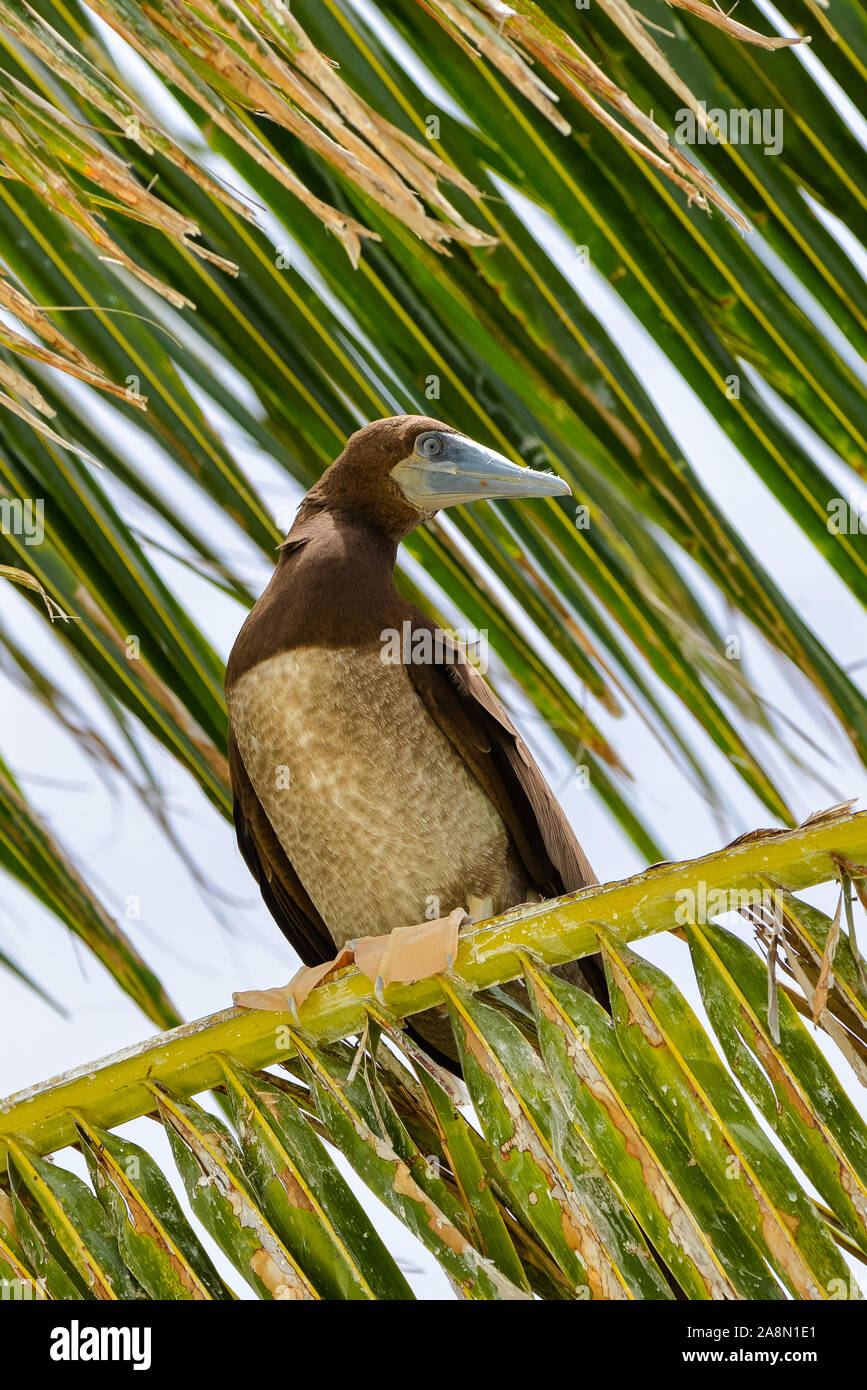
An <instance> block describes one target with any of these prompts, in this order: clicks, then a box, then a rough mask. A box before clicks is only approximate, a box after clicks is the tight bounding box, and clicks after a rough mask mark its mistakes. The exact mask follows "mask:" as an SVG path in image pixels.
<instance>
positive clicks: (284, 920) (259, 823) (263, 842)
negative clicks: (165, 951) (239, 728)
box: [229, 733, 335, 965]
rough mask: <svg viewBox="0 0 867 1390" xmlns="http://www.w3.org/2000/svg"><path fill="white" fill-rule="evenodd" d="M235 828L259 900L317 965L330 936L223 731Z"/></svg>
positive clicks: (329, 947) (329, 953) (328, 955)
mask: <svg viewBox="0 0 867 1390" xmlns="http://www.w3.org/2000/svg"><path fill="white" fill-rule="evenodd" d="M229 773H230V776H231V780H232V795H233V806H232V814H233V817H234V821H235V834H236V835H237V837H238V845H239V847H240V850H241V853H242V855H243V856H244V861H245V863H246V865H247V868H248V869H249V870H250V873H251V874H252V875H253V877H254V878H255V880H256V882H257V883H258V885H259V891H260V892H261V894H262V897H263V899H264V901H265V906H266V907H267V909H268V911H269V912H270V913H271V916H272V917H273V918H274V921H275V922H276V923H277V925H278V927H279V928H280V930H281V931H282V933H283V935H284V936H285V937H286V938H287V940H288V941H289V942H290V943H291V945H292V946H294V948H295V950H296V951H297V952H298V954H299V956H300V957H301V959H302V961H303V962H304V964H305V965H320V964H322V962H323V961H326V960H331V959H332V957H333V956H334V949H335V948H334V942H333V941H332V939H331V936H330V935H329V933H328V931H327V929H326V926H325V923H324V922H323V920H322V918H321V917H320V915H319V913H318V912H317V911H316V908H315V907H314V906H313V903H312V902H311V901H310V898H309V897H308V896H307V894H306V892H305V891H304V887H303V885H302V883H301V880H300V879H299V877H298V875H297V874H296V872H295V870H294V869H293V867H292V864H291V863H290V861H289V857H288V855H287V853H286V851H285V849H284V848H283V846H282V845H281V843H280V841H279V840H278V839H277V836H276V834H275V833H274V828H273V826H272V825H271V822H270V820H269V819H268V816H267V814H266V812H265V809H264V807H263V806H262V803H261V802H260V800H259V798H258V796H257V795H256V792H255V791H254V789H253V784H252V782H251V781H250V779H249V777H248V776H247V772H246V769H245V767H244V764H243V762H242V760H241V754H240V752H239V751H238V745H237V743H236V742H235V740H234V738H233V736H232V734H231V733H230V734H229Z"/></svg>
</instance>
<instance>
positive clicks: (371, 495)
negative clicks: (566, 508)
mask: <svg viewBox="0 0 867 1390" xmlns="http://www.w3.org/2000/svg"><path fill="white" fill-rule="evenodd" d="M570 492H571V488H570V487H569V484H568V483H565V482H564V481H563V480H562V479H561V478H557V477H555V476H554V475H553V474H552V473H537V472H536V471H535V470H534V469H532V468H524V467H522V466H520V465H519V464H515V463H511V462H510V461H509V460H508V459H507V458H504V457H503V455H502V454H498V453H497V452H496V450H494V449H489V448H488V447H487V446H486V445H483V444H476V443H475V442H474V440H472V439H468V438H467V437H466V435H463V434H459V433H458V431H457V430H455V429H452V427H451V425H444V424H443V423H442V421H441V420H432V419H430V418H429V417H427V416H425V415H396V416H392V417H391V418H390V419H387V420H375V421H374V422H373V423H372V424H370V425H365V426H364V428H363V429H360V430H358V431H357V432H356V433H355V434H353V435H352V436H351V437H350V438H349V440H348V441H347V444H346V448H345V449H344V450H343V453H342V454H341V455H340V457H339V458H337V459H335V461H334V463H332V464H331V467H330V468H328V469H326V471H325V473H324V474H323V475H322V477H321V478H320V480H319V482H318V483H317V484H316V486H315V487H314V488H313V489H311V492H310V494H309V496H310V499H311V501H312V502H314V503H315V504H316V505H317V506H319V507H323V506H324V507H326V508H328V509H330V510H340V511H345V512H351V513H352V514H354V515H356V516H359V517H361V518H363V519H364V520H365V521H366V522H367V523H368V524H370V525H373V526H375V527H376V528H377V529H378V530H380V531H383V532H384V533H385V534H387V535H389V536H391V537H392V538H394V539H396V540H399V539H400V538H401V537H402V536H405V535H407V534H408V533H409V532H410V531H412V530H413V528H414V527H415V526H417V525H418V524H419V522H421V521H425V520H427V519H428V518H429V517H432V516H433V515H434V514H435V513H436V512H438V511H439V510H440V508H441V507H455V506H458V505H459V504H460V503H462V502H477V501H479V500H480V499H484V498H488V499H490V498H495V497H559V496H564V495H566V494H568V493H570Z"/></svg>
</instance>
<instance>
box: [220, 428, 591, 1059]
mask: <svg viewBox="0 0 867 1390" xmlns="http://www.w3.org/2000/svg"><path fill="white" fill-rule="evenodd" d="M431 432H434V433H435V435H436V437H437V439H438V440H439V441H440V443H441V442H442V440H443V439H446V444H447V445H449V441H448V439H447V437H448V436H454V442H453V445H451V446H450V447H453V448H454V449H458V448H459V447H460V448H463V447H464V445H466V447H467V448H468V449H470V448H471V449H473V450H478V446H474V445H471V442H470V441H464V440H463V436H458V435H457V434H456V432H455V431H453V430H451V429H450V427H449V426H447V425H443V424H441V423H440V422H439V421H436V420H431V419H427V418H424V417H420V416H399V417H396V418H394V419H390V420H382V421H378V422H376V423H375V424H372V425H368V426H366V427H365V428H364V429H362V430H360V431H359V432H358V433H357V434H355V435H353V436H352V438H351V439H350V440H349V442H348V443H347V446H346V448H345V450H344V451H343V453H342V454H341V455H340V457H339V458H338V459H337V460H336V462H335V463H333V464H332V465H331V467H330V468H329V469H328V470H327V471H326V472H325V474H324V475H323V477H322V478H321V479H320V481H319V482H318V483H317V484H316V485H315V486H314V487H313V488H312V489H311V490H310V492H309V493H308V494H307V497H306V498H305V499H304V501H303V503H302V505H301V507H300V509H299V512H298V517H297V519H296V521H295V524H294V526H293V527H292V530H291V531H290V533H289V536H288V537H287V540H286V541H285V543H284V545H283V546H282V548H281V553H280V559H279V562H278V565H277V568H276V570H275V572H274V575H273V577H272V579H271V582H270V583H269V585H268V587H267V589H266V590H265V592H264V593H263V594H262V596H261V598H260V599H259V601H258V603H257V604H256V606H255V607H254V608H253V610H252V612H251V613H250V615H249V616H248V618H247V620H246V622H245V623H244V626H243V628H242V629H241V632H240V634H239V636H238V639H237V641H236V643H235V646H234V648H233V650H232V653H231V656H230V659H229V664H228V668H227V673H226V691H227V698H228V704H229V716H230V741H229V763H230V769H231V777H232V788H233V792H234V814H235V826H236V830H237V835H238V843H239V845H240V847H241V851H242V853H243V855H244V858H245V860H246V862H247V865H248V867H249V868H250V871H251V872H252V874H253V876H254V877H255V878H256V880H257V882H258V884H259V887H260V889H261V892H262V896H263V898H264V900H265V903H266V905H267V907H268V909H269V911H270V912H271V914H272V916H273V917H274V918H275V920H276V921H277V923H278V925H279V926H280V928H281V930H282V931H283V932H284V934H285V935H286V936H287V937H288V939H289V941H290V942H291V943H292V945H293V946H294V947H295V949H296V950H297V952H298V954H299V955H300V956H301V959H302V960H303V961H304V963H305V964H307V965H315V964H319V963H320V962H322V961H325V960H328V959H330V958H331V957H332V956H333V955H334V954H335V951H336V948H337V947H338V946H340V945H342V944H343V943H344V942H345V941H346V940H347V939H350V938H352V937H357V936H367V935H377V934H380V933H382V932H386V931H390V930H392V929H393V928H394V927H395V926H402V925H409V924H411V923H413V922H418V921H422V920H424V919H425V918H426V917H431V916H440V915H443V916H444V915H446V914H448V913H449V912H450V911H451V910H452V909H453V908H455V907H459V906H460V907H465V908H467V909H468V910H469V911H470V912H471V913H472V912H473V911H474V909H475V910H476V911H483V912H484V914H485V915H492V914H494V913H497V912H501V911H504V910H506V909H507V908H508V907H511V906H514V905H515V904H516V903H519V902H523V901H526V900H527V899H528V898H531V897H537V896H541V897H552V896H555V895H557V894H560V893H563V892H569V891H571V890H573V889H577V888H580V887H581V886H583V885H584V884H587V883H593V882H595V881H596V880H595V878H594V875H593V872H592V870H591V868H590V865H589V863H588V862H587V859H586V857H585V855H584V853H583V851H582V849H581V847H580V845H579V844H578V841H577V839H576V838H575V835H574V833H573V831H572V829H571V827H570V825H569V823H568V821H567V819H566V817H565V815H564V813H563V811H562V809H561V808H560V806H559V804H558V802H557V800H556V798H555V797H554V795H553V793H552V792H551V790H550V788H549V787H548V785H547V783H546V782H545V779H544V777H543V776H542V774H541V772H540V771H539V769H538V767H537V766H536V764H535V762H534V761H533V759H532V757H531V755H530V753H529V750H528V749H527V747H526V745H525V743H524V741H523V740H522V738H521V737H520V735H519V733H518V732H517V730H516V729H515V728H514V726H513V724H512V723H511V721H510V719H509V717H508V715H507V714H506V712H505V710H504V709H503V707H502V705H501V704H500V702H499V701H498V700H497V699H496V697H495V696H494V694H493V693H492V691H491V690H490V688H489V687H488V685H487V684H486V682H485V681H484V679H483V677H482V676H481V675H480V674H479V673H478V672H477V671H476V670H475V669H474V668H473V666H472V665H470V664H468V663H466V662H458V661H455V660H454V659H451V660H449V659H445V660H442V659H441V660H440V661H439V662H436V661H434V662H429V663H427V664H415V663H407V664H390V663H388V662H386V661H384V660H383V642H384V634H385V633H388V632H397V633H403V632H404V630H405V629H404V625H405V624H407V623H408V624H409V625H410V629H409V630H411V631H412V632H414V633H418V632H419V631H421V630H422V629H426V630H427V631H428V632H430V633H431V634H432V636H435V635H436V628H435V625H434V624H433V623H432V622H431V621H430V619H429V618H427V617H426V616H425V615H424V614H422V613H421V612H420V611H419V610H418V609H417V608H415V607H414V606H413V605H412V604H411V603H409V602H407V601H406V600H405V599H403V598H402V597H401V596H400V595H399V594H398V592H397V590H396V588H395V585H394V564H395V559H396V554H397V547H398V544H399V542H400V540H401V539H402V537H403V536H405V535H406V534H407V533H408V532H409V531H410V530H412V528H413V527H414V526H415V525H417V524H418V523H419V521H421V520H423V519H425V518H426V517H427V516H430V515H431V514H432V513H433V511H434V510H436V504H435V499H434V500H433V501H431V502H430V503H429V502H427V501H425V500H419V498H418V497H415V500H410V498H409V497H408V496H407V494H406V493H405V491H404V486H407V487H409V488H410V490H411V489H412V486H413V485H412V484H411V483H410V484H404V483H399V482H398V481H397V480H396V478H395V477H394V476H393V470H394V468H395V466H396V465H399V464H401V463H402V462H403V461H407V460H409V461H410V462H411V463H412V464H413V466H414V467H416V466H417V467H422V469H424V468H430V467H433V465H429V464H428V462H427V461H426V460H422V461H421V463H419V460H418V459H417V457H416V454H415V453H414V449H415V448H416V446H417V441H418V440H419V439H420V438H423V439H426V438H427V437H428V436H429V435H430V434H431ZM431 447H433V446H431ZM493 457H494V458H495V459H496V458H497V457H498V456H496V455H494V456H493ZM502 462H503V463H504V464H505V461H502ZM437 466H439V465H437ZM505 466H506V467H508V465H505ZM443 467H444V465H443ZM399 471H400V470H399ZM527 474H528V476H529V483H530V484H532V483H533V481H534V480H536V479H538V478H539V475H533V474H529V470H527ZM401 476H402V477H405V475H404V474H402V475H401ZM441 476H445V475H441V474H440V473H437V475H436V477H437V479H439V478H440V477H441ZM454 476H455V470H454V469H452V470H451V472H450V473H449V475H448V477H447V485H448V486H449V487H454V486H455V483H454V481H453V477H454ZM457 476H458V477H459V478H460V477H461V476H462V475H461V474H460V473H458V474H457ZM473 476H474V477H475V476H476V475H473ZM545 481H546V480H545V479H544V477H543V478H542V484H544V482H545ZM549 481H550V480H549ZM472 485H473V486H479V487H482V488H484V487H486V486H487V484H486V483H485V482H482V483H481V484H478V483H476V482H474V483H473V484H472ZM437 486H443V484H442V483H441V482H438V483H437ZM528 486H529V485H528ZM479 495H483V496H486V495H497V494H496V492H494V493H493V494H491V493H487V492H481V493H480V494H479ZM442 655H443V653H442V650H441V651H440V656H441V657H442ZM450 655H452V656H453V653H450ZM565 970H566V973H567V975H568V977H569V978H572V979H574V980H575V982H576V983H579V984H582V985H584V986H585V987H589V988H590V989H591V990H592V992H593V993H594V994H595V995H596V996H597V997H598V998H601V999H602V1000H603V1001H604V1000H605V998H606V995H605V985H604V979H603V977H602V972H601V970H600V968H599V966H598V963H597V962H596V961H595V960H585V961H583V962H582V963H581V964H580V965H578V964H577V963H576V964H575V965H574V966H569V967H566V968H565ZM414 1024H415V1025H416V1027H417V1029H418V1031H419V1032H420V1033H421V1035H422V1036H423V1037H424V1038H425V1039H426V1041H427V1042H428V1044H429V1046H433V1047H434V1048H436V1049H438V1050H439V1051H440V1052H441V1053H444V1054H446V1055H447V1056H448V1057H450V1058H454V1055H455V1054H454V1045H453V1042H452V1040H451V1038H450V1036H449V1033H448V1029H447V1027H446V1026H445V1024H444V1021H443V1020H442V1019H441V1018H440V1017H439V1016H437V1015H433V1014H425V1015H421V1016H419V1017H418V1018H416V1019H414Z"/></svg>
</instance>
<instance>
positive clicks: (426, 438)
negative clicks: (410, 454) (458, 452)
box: [415, 434, 443, 459]
mask: <svg viewBox="0 0 867 1390" xmlns="http://www.w3.org/2000/svg"><path fill="white" fill-rule="evenodd" d="M415 447H416V452H417V453H419V454H421V456H422V458H426V459H435V458H437V457H438V456H439V455H440V454H441V453H442V451H443V442H442V440H441V439H440V437H439V435H438V434H423V435H422V437H421V439H417V440H416V445H415Z"/></svg>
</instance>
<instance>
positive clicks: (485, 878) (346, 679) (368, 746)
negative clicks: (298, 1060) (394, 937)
mask: <svg viewBox="0 0 867 1390" xmlns="http://www.w3.org/2000/svg"><path fill="white" fill-rule="evenodd" d="M380 652H381V648H380V647H379V646H378V645H376V646H370V647H364V648H344V649H339V650H335V649H329V648H324V647H301V648H296V649H293V650H292V651H288V652H283V653H281V654H280V655H278V656H274V657H270V658H269V659H268V660H266V661H262V662H260V663H259V664H258V665H257V666H255V667H253V668H251V669H250V670H249V671H247V672H246V673H245V674H244V675H243V676H242V677H241V679H240V680H239V681H238V682H237V683H236V684H235V685H234V686H233V687H232V689H231V690H230V691H229V696H228V699H229V713H230V717H231V720H232V727H233V731H234V735H235V739H236V741H237V744H238V748H239V751H240V754H241V757H242V759H243V762H244V766H245V768H246V770H247V774H248V776H249V778H250V781H251V782H252V784H253V787H254V789H255V791H256V794H257V796H258V798H259V800H260V802H261V803H262V806H263V807H264V809H265V812H266V813H267V815H268V818H269V820H270V821H271V824H272V825H273V827H274V830H275V832H276V834H277V836H278V838H279V840H280V843H281V844H282V846H283V848H284V849H285V851H286V854H287V855H288V857H289V859H290V860H291V862H292V865H293V866H294V869H295V871H296V873H297V874H298V876H299V878H300V879H301V882H302V883H303V885H304V887H305V889H306V890H307V892H308V893H309V895H310V897H311V899H312V901H313V903H314V904H315V906H316V908H317V909H318V911H319V912H320V913H321V915H322V918H323V920H324V921H325V924H326V926H327V927H328V929H329V931H330V933H331V935H332V936H333V937H334V940H335V942H336V944H337V945H338V946H339V945H342V944H343V942H344V941H346V940H348V939H350V938H352V937H355V936H367V935H374V934H377V933H380V932H386V931H391V930H392V929H393V928H394V927H396V926H405V925H407V924H409V923H413V922H419V921H422V920H424V919H425V918H426V917H436V916H440V915H445V914H446V913H448V912H450V911H451V910H452V908H454V907H459V906H460V907H468V906H469V905H470V899H473V900H474V903H473V906H474V905H475V900H482V901H485V904H486V907H487V905H488V904H487V901H486V900H490V904H491V908H492V910H493V911H503V910H504V909H505V908H506V907H509V906H511V905H512V904H513V903H515V902H519V901H521V899H522V896H523V895H524V891H525V883H524V878H525V876H524V873H523V868H522V865H521V863H520V860H519V859H518V856H517V852H516V850H515V848H514V845H513V843H512V841H511V838H510V836H509V834H508V831H507V829H506V826H505V824H504V822H503V820H502V818H501V816H500V814H499V812H498V811H497V809H496V807H495V806H494V805H493V803H492V802H491V801H490V799H489V798H488V796H487V794H486V793H485V792H484V791H483V789H482V787H481V786H480V784H479V783H478V782H477V780H476V778H475V777H474V776H473V774H472V772H471V771H470V770H469V768H468V767H467V766H466V764H465V763H464V761H463V759H462V758H461V757H460V755H459V754H458V752H457V751H456V750H455V749H454V748H453V746H452V744H451V743H450V741H449V740H448V739H447V738H446V736H445V735H444V734H443V733H442V731H441V730H440V728H439V727H438V725H437V724H436V723H435V722H434V720H433V719H432V718H431V716H430V715H429V714H428V712H427V709H426V708H425V706H424V704H423V703H422V701H421V700H420V699H419V697H418V695H417V694H416V691H415V689H414V687H413V685H412V683H411V681H410V679H409V677H408V675H407V672H406V670H405V669H404V668H403V667H402V666H400V665H391V664H384V663H383V661H382V660H381V656H380Z"/></svg>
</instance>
